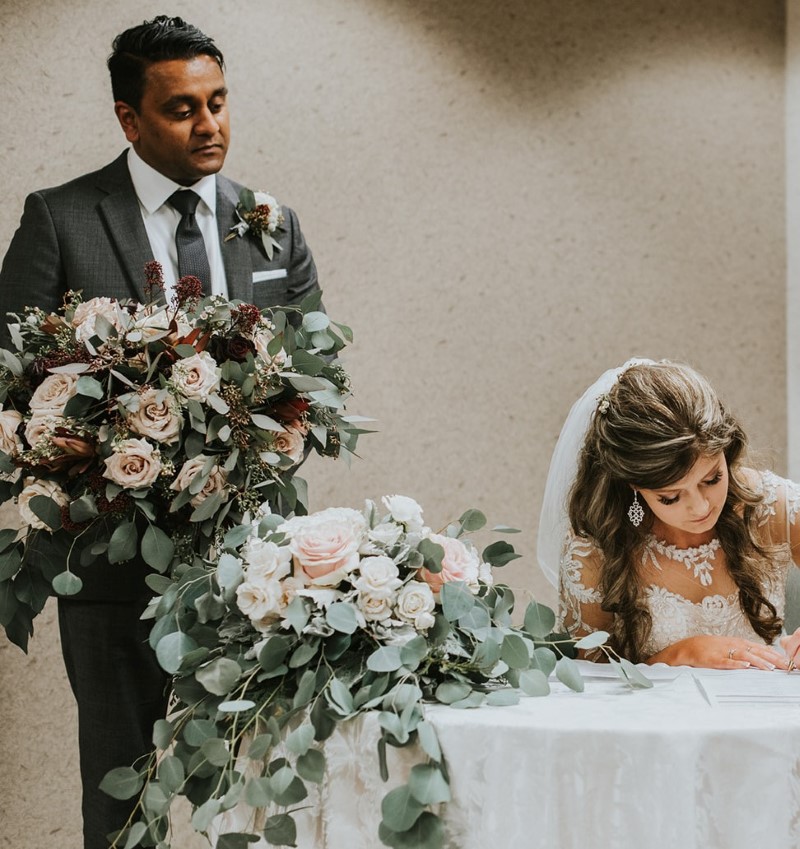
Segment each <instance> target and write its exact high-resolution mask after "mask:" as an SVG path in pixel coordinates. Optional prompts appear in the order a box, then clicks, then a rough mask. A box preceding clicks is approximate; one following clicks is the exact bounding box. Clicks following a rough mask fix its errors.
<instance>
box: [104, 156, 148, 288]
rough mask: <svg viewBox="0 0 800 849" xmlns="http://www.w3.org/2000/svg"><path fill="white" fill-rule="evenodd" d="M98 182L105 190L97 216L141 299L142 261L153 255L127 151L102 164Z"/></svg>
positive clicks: (143, 278)
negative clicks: (98, 215) (129, 167)
mask: <svg viewBox="0 0 800 849" xmlns="http://www.w3.org/2000/svg"><path fill="white" fill-rule="evenodd" d="M98 186H99V187H100V188H101V189H102V190H103V191H106V192H108V194H107V195H106V197H104V198H103V200H101V201H100V204H99V207H98V209H99V212H100V216H101V217H102V218H103V219H104V220H105V224H106V227H107V232H108V234H109V238H110V239H111V241H112V242H113V243H114V246H115V248H116V250H117V255H118V256H119V260H120V264H121V266H122V268H123V269H124V271H125V274H126V275H127V277H128V284H129V285H130V287H131V289H132V290H133V293H134V295H135V297H136V298H138V299H139V300H140V301H142V302H143V301H144V300H145V290H144V284H145V273H144V267H145V264H146V263H148V262H150V261H151V260H152V259H153V249H152V248H151V247H150V242H149V240H148V238H147V231H146V230H145V228H144V222H143V221H142V214H141V212H140V211H139V201H138V200H137V198H136V192H135V191H134V188H133V183H132V182H131V178H130V172H129V171H128V163H127V151H126V152H125V153H123V154H122V155H121V156H119V157H117V159H115V160H114V162H112V163H111V164H110V165H108V166H107V167H106V168H104V169H103V170H102V171H101V172H100V174H99V179H98Z"/></svg>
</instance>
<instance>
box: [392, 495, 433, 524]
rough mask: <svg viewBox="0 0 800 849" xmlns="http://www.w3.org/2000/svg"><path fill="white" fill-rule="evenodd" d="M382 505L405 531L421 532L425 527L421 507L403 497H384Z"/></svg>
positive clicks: (410, 499)
mask: <svg viewBox="0 0 800 849" xmlns="http://www.w3.org/2000/svg"><path fill="white" fill-rule="evenodd" d="M382 500H383V504H384V506H385V507H386V509H387V510H388V511H389V513H390V514H391V516H392V518H393V519H394V520H395V521H396V522H399V523H400V524H401V525H404V526H405V529H406V530H407V531H412V532H413V531H421V530H422V529H423V527H424V526H425V523H424V522H423V520H422V507H420V506H419V504H417V502H416V501H414V499H413V498H408V497H407V496H405V495H384V496H383V499H382Z"/></svg>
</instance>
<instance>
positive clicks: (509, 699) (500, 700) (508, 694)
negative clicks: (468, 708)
mask: <svg viewBox="0 0 800 849" xmlns="http://www.w3.org/2000/svg"><path fill="white" fill-rule="evenodd" d="M486 704H487V705H492V706H493V707H508V706H510V705H517V704H519V692H517V690H513V689H511V688H510V687H505V688H503V689H502V690H493V691H492V692H491V693H489V695H488V696H486Z"/></svg>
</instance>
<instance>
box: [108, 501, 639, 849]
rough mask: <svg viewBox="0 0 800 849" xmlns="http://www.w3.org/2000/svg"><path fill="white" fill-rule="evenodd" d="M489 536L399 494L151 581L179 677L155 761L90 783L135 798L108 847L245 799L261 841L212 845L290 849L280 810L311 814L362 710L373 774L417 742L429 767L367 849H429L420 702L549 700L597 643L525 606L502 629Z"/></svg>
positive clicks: (496, 557) (255, 539)
mask: <svg viewBox="0 0 800 849" xmlns="http://www.w3.org/2000/svg"><path fill="white" fill-rule="evenodd" d="M484 524H485V517H484V516H483V514H482V513H480V512H478V511H476V510H469V511H467V512H466V513H464V514H463V515H462V516H461V518H460V520H459V521H458V522H455V523H453V524H451V525H449V526H448V527H447V528H446V529H444V530H443V531H442V532H441V533H434V532H433V531H432V530H431V529H430V528H429V527H427V526H426V525H425V523H424V519H423V514H422V510H421V508H420V507H419V505H418V504H417V503H416V502H415V501H413V500H412V499H410V498H407V497H404V496H399V495H394V496H389V497H384V498H383V500H382V507H379V505H377V504H375V503H374V502H371V501H367V502H366V507H365V509H364V511H363V512H359V511H357V510H353V509H349V508H338V507H333V508H328V509H325V510H322V511H320V512H317V513H314V514H312V515H308V516H297V517H292V518H289V519H283V518H282V517H280V516H274V515H266V516H259V515H254V516H253V517H251V520H250V522H249V523H245V524H243V525H242V526H241V527H238V528H233V529H231V530H229V531H228V532H227V533H226V535H225V536H224V537H223V538H222V540H221V542H220V545H219V548H218V550H217V551H216V552H215V556H214V557H212V558H211V559H210V560H209V561H208V562H207V563H204V564H203V565H194V566H192V567H191V568H188V569H186V570H184V571H182V572H181V573H180V574H177V575H175V576H174V577H173V578H168V577H166V576H161V575H153V576H151V577H150V578H149V579H148V582H149V584H150V586H151V587H152V588H153V590H154V591H155V592H157V593H158V596H157V597H156V598H154V599H153V601H152V602H151V604H150V607H149V609H148V613H147V614H146V615H149V616H150V617H151V618H153V619H154V626H153V629H152V632H151V636H150V642H151V645H152V646H153V648H154V650H155V652H156V655H157V657H158V658H159V661H160V663H161V665H162V666H163V667H164V669H166V670H167V671H168V672H170V673H171V674H172V675H173V688H174V694H175V703H174V705H173V709H172V710H171V712H170V715H169V717H168V718H167V719H164V720H159V722H157V724H156V726H155V729H154V742H155V745H156V746H157V749H158V750H157V751H156V752H154V753H153V754H152V755H151V756H150V758H149V760H148V761H147V762H146V763H144V764H139V765H135V766H132V767H123V768H119V769H115V770H112V771H111V772H110V773H109V774H108V775H107V776H106V778H105V779H104V782H103V784H102V785H101V786H102V787H103V789H105V790H106V792H108V793H109V794H111V795H112V796H115V797H116V798H120V799H133V798H134V797H138V801H137V803H136V807H135V810H134V813H133V815H132V817H131V819H130V821H129V822H128V823H127V824H126V825H125V827H124V828H123V829H122V830H121V831H120V833H119V834H118V835H117V839H116V842H115V843H114V844H113V845H114V846H116V847H124V849H132V847H135V846H153V845H157V846H158V847H161V849H169V846H170V843H169V840H170V837H169V835H170V825H169V817H170V809H171V805H172V803H173V802H174V801H175V800H176V799H178V798H179V797H186V798H188V800H189V801H190V803H191V806H192V809H193V816H192V824H193V826H194V828H195V829H196V830H197V831H199V832H204V833H208V831H209V829H210V828H213V829H216V830H218V828H219V820H217V818H218V817H219V816H220V815H222V814H224V813H225V812H226V811H230V810H231V809H233V808H235V807H236V806H237V805H238V804H240V803H241V804H246V805H247V806H250V807H253V808H257V809H260V810H261V811H262V813H263V817H262V818H263V820H264V821H263V822H262V823H260V824H259V825H258V826H256V825H255V824H254V825H253V826H252V827H253V828H254V829H255V831H253V832H246V831H228V832H226V833H223V834H220V835H219V836H218V837H217V842H216V844H215V845H216V847H218V849H237V847H245V846H247V845H248V844H249V843H250V842H255V841H257V840H259V839H261V837H263V838H264V839H265V840H266V841H267V842H268V843H270V844H272V845H287V846H293V845H295V841H296V838H297V829H296V823H295V821H294V819H293V817H292V814H293V812H294V811H296V810H299V809H301V808H302V807H303V806H304V804H305V805H307V804H308V802H307V801H305V802H304V800H306V799H307V797H308V788H307V786H306V784H307V782H311V783H320V782H321V781H322V780H323V776H324V771H325V756H324V752H323V750H322V746H321V744H322V743H323V741H325V740H326V739H327V738H328V737H329V736H330V735H331V734H332V733H333V731H334V729H335V727H336V724H337V723H338V722H344V721H346V720H348V719H350V718H352V717H354V716H356V715H358V714H360V713H362V712H364V711H368V710H371V711H376V712H377V720H378V723H379V725H380V728H381V738H380V742H379V746H378V755H379V759H380V766H381V773H382V776H383V778H384V780H385V779H387V778H388V769H387V760H386V747H387V746H395V747H398V746H409V745H411V744H417V743H418V744H419V746H420V748H421V753H422V755H423V760H422V762H421V763H419V764H417V765H416V766H414V767H413V768H412V770H411V773H410V776H409V778H408V781H407V782H406V783H404V784H402V785H401V786H399V787H397V788H395V789H393V790H391V791H390V792H389V793H388V794H387V795H386V796H385V797H384V799H383V803H382V822H381V825H380V834H379V835H376V842H377V838H378V837H379V838H380V840H381V841H382V842H383V843H384V844H385V845H387V846H390V847H396V849H400V847H417V849H436V847H441V846H442V845H443V840H444V832H443V824H442V819H441V818H440V816H439V814H438V813H437V811H438V806H439V805H440V804H441V803H445V802H447V801H448V800H449V799H450V787H449V777H448V773H447V768H446V764H445V761H444V757H443V755H442V751H441V749H440V747H439V743H438V740H437V736H436V733H435V730H434V728H433V726H432V725H431V724H430V723H429V722H427V721H426V719H425V712H424V707H423V703H424V702H426V701H434V702H439V703H444V704H448V705H452V706H453V707H454V708H471V707H477V706H479V705H481V704H484V703H486V704H489V705H511V704H515V703H517V702H518V701H519V699H520V692H522V693H526V694H528V695H532V696H543V695H546V694H547V693H548V692H549V684H548V676H549V675H550V673H551V672H553V670H555V673H556V675H557V676H558V678H559V679H560V680H561V681H562V682H564V683H566V684H567V685H568V686H569V687H571V688H573V689H575V690H582V689H583V682H582V680H581V677H580V674H579V672H578V670H577V666H576V664H575V662H574V661H573V660H571V659H570V657H569V656H568V655H569V651H568V647H570V646H573V645H577V646H578V647H583V648H594V647H596V646H598V645H600V644H602V643H603V642H604V640H605V638H606V637H607V635H606V634H593V635H591V636H590V637H587V638H585V639H584V640H582V641H579V642H578V643H577V644H576V643H574V641H572V640H570V639H569V638H566V637H565V636H564V635H554V634H552V631H553V628H554V625H555V616H554V614H553V612H552V610H550V609H549V608H547V607H545V606H543V605H541V604H537V603H536V602H532V603H531V604H530V605H528V607H527V610H526V612H525V616H524V625H523V626H522V627H521V628H518V627H514V626H513V625H512V620H511V614H512V611H513V607H514V596H513V593H512V592H511V590H510V589H509V588H508V587H505V586H500V585H496V584H495V583H494V580H493V577H492V569H493V567H499V566H503V565H504V564H505V563H508V562H509V561H511V560H513V559H514V558H516V557H517V555H516V553H515V552H514V548H513V546H511V545H510V544H509V543H508V542H506V541H504V540H498V541H495V542H493V543H491V544H490V545H488V546H487V547H486V548H485V549H484V550H483V552H482V554H479V553H478V550H477V549H476V548H475V547H474V544H473V543H472V542H471V541H470V539H469V538H468V537H467V536H465V535H466V534H467V532H470V531H475V530H478V529H480V528H481V527H483V526H484ZM495 530H500V531H502V530H506V531H510V530H511V529H502V528H497V529H495ZM626 663H627V662H624V661H623V662H622V663H620V664H618V669H619V671H620V673H621V674H622V676H623V677H624V678H625V680H626V681H628V682H629V683H630V684H631V685H632V686H649V682H646V681H643V679H641V676H640V675H639V674H638V673H637V672H636V670H635V667H632V666H631V665H630V664H627V665H626ZM215 820H216V823H215ZM223 822H224V817H223ZM212 823H213V824H214V825H212Z"/></svg>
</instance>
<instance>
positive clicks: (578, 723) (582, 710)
mask: <svg viewBox="0 0 800 849" xmlns="http://www.w3.org/2000/svg"><path fill="white" fill-rule="evenodd" d="M592 666H593V665H587V667H586V668H587V669H588V670H589V672H590V674H591V667H592ZM605 669H607V667H605ZM669 673H670V677H671V680H659V681H657V682H656V685H655V687H654V688H653V689H652V690H639V691H631V690H627V689H626V688H624V686H623V685H622V684H619V683H617V682H616V681H614V680H610V679H608V678H594V677H589V678H588V679H587V683H586V691H585V692H584V693H573V692H571V691H569V690H567V689H566V688H565V687H564V686H563V685H561V684H559V683H558V682H554V683H553V685H552V686H553V692H552V693H551V695H550V696H548V697H545V698H529V697H523V699H522V701H521V703H520V704H519V705H516V706H513V707H502V708H501V707H496V708H494V707H481V708H478V709H473V710H466V711H465V710H455V709H452V708H447V707H445V706H439V705H435V706H429V707H427V708H426V715H427V717H428V718H429V719H430V721H431V722H432V723H433V725H434V726H435V727H436V730H437V732H438V735H439V740H440V744H441V746H442V749H443V751H444V753H445V756H446V758H447V762H448V766H449V770H450V778H451V789H452V792H453V801H452V802H451V803H449V804H448V805H447V806H445V808H444V816H445V822H446V825H447V829H448V843H447V847H448V849H487V847H492V849H539V848H540V847H542V849H544V847H547V849H677V847H679V848H680V849H760V847H769V849H797V847H800V675H797V676H793V677H792V683H793V686H794V687H796V690H797V700H796V701H795V702H794V703H791V702H789V701H788V700H786V699H784V701H782V702H777V703H775V704H770V705H749V704H725V705H714V704H711V703H709V701H708V700H707V699H706V698H704V696H703V695H702V694H701V691H700V688H699V687H698V686H697V683H696V681H695V678H694V676H693V673H692V672H691V671H690V670H683V671H681V670H669ZM733 674H734V675H749V676H752V675H763V676H776V675H785V673H780V672H773V673H767V672H751V671H745V672H736V673H733ZM673 675H675V676H676V677H672V676H673ZM728 675H730V673H728ZM703 680H705V681H706V683H707V684H709V679H705V678H704V679H703ZM740 680H742V681H743V680H744V679H740ZM761 680H763V681H765V682H767V681H768V680H770V679H768V678H764V679H761ZM772 680H775V681H776V682H777V679H772ZM712 683H713V682H712ZM782 683H783V684H784V685H785V683H786V682H785V681H784V682H782ZM378 737H379V731H378V728H377V723H376V722H375V721H374V716H369V715H367V716H364V717H361V718H358V719H357V720H355V721H352V722H350V723H346V724H344V725H343V726H342V727H340V728H339V729H337V731H336V733H335V734H334V735H333V737H332V738H331V739H330V740H329V741H327V743H326V746H325V753H326V757H327V760H328V774H327V776H326V780H325V782H324V784H323V786H322V789H321V792H320V793H319V794H318V795H317V797H316V798H312V799H310V800H308V801H309V802H310V803H311V804H312V805H313V806H314V808H313V810H312V811H308V812H306V813H305V814H302V815H300V816H299V817H298V820H299V824H300V835H299V837H298V846H299V849H378V847H380V846H381V843H380V840H379V839H378V837H377V829H378V823H379V821H380V802H381V799H382V797H383V796H384V795H385V793H386V792H387V791H388V790H389V789H391V788H392V787H393V786H396V785H397V784H399V783H400V782H401V781H402V779H403V775H404V773H406V772H407V770H408V769H409V768H410V766H411V765H413V764H414V763H415V762H417V760H418V756H417V757H415V756H414V755H413V754H411V753H409V752H407V751H405V750H399V752H394V755H393V760H392V761H390V770H391V779H390V781H389V783H388V784H384V783H383V782H382V781H381V780H380V777H379V774H378V760H377V751H376V746H377V740H378ZM251 814H252V812H251V811H247V810H246V809H244V808H241V809H237V810H236V811H235V812H233V814H232V818H233V820H234V822H232V821H230V820H229V821H228V823H227V824H228V826H232V825H234V824H235V821H239V822H241V821H242V820H244V821H246V819H247V818H248V817H249V816H250V815H251ZM229 816H231V815H230V814H229ZM252 845H253V846H256V847H259V849H260V848H261V847H262V846H263V847H266V845H267V844H266V843H263V844H262V843H259V844H252Z"/></svg>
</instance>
